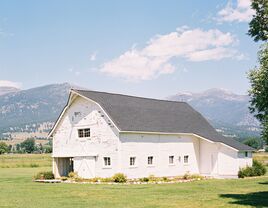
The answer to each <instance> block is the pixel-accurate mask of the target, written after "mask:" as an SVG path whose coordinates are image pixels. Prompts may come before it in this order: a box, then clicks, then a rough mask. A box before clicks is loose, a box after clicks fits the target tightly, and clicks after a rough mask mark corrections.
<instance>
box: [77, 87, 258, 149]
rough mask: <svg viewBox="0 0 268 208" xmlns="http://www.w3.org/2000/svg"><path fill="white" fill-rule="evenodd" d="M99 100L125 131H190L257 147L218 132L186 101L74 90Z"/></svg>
mask: <svg viewBox="0 0 268 208" xmlns="http://www.w3.org/2000/svg"><path fill="white" fill-rule="evenodd" d="M72 91H73V92H75V93H77V94H78V95H81V96H83V97H85V98H88V99H90V100H93V101H95V102H96V103H98V104H99V105H100V106H101V107H102V108H103V110H104V111H105V112H106V113H107V114H108V116H109V117H110V119H111V120H112V121H113V123H114V124H115V125H116V127H117V128H118V129H119V130H120V131H123V132H150V133H154V132H155V133H177V134H179V133H189V134H196V135H198V136H201V137H203V138H205V139H207V140H210V141H212V142H220V143H224V144H226V145H228V146H230V147H232V148H234V149H236V150H243V151H245V150H254V149H253V148H251V147H249V146H247V145H244V144H242V143H240V142H238V141H236V140H234V139H231V138H227V137H224V136H222V135H221V134H219V133H218V132H217V131H216V130H215V129H214V128H213V127H212V126H211V125H210V124H209V123H208V121H207V120H206V119H205V118H204V117H203V116H202V115H201V114H200V113H198V112H197V111H196V110H194V109H193V108H192V107H191V106H190V105H189V104H187V103H185V102H177V101H168V100H157V99H149V98H142V97H134V96H128V95H121V94H113V93H106V92H97V91H89V90H74V89H73V90H72Z"/></svg>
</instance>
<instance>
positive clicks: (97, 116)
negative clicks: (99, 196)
mask: <svg viewBox="0 0 268 208" xmlns="http://www.w3.org/2000/svg"><path fill="white" fill-rule="evenodd" d="M78 112H80V115H78V116H75V114H76V115H77V113H78ZM102 115H104V113H103V112H102V110H101V109H100V108H99V106H98V105H96V104H95V103H93V102H89V101H87V100H85V99H84V98H81V97H77V98H76V99H75V100H74V101H73V103H72V105H71V106H70V107H69V109H67V111H66V112H65V114H64V116H63V118H62V119H61V121H60V123H59V125H58V127H57V128H56V131H55V133H54V135H53V157H79V156H95V157H96V160H95V161H96V164H95V167H96V168H95V171H96V172H95V174H96V176H100V177H108V176H110V175H113V174H114V173H116V172H118V160H117V159H118V143H119V139H118V132H117V130H116V129H115V127H112V128H111V127H110V126H109V125H108V118H107V116H105V115H104V117H103V116H102ZM87 127H90V129H91V137H90V138H89V139H85V138H78V132H77V130H78V129H79V128H87ZM104 156H109V157H111V159H112V167H113V168H104V162H103V157H104Z"/></svg>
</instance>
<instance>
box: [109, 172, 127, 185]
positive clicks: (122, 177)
mask: <svg viewBox="0 0 268 208" xmlns="http://www.w3.org/2000/svg"><path fill="white" fill-rule="evenodd" d="M112 179H113V182H115V183H126V182H127V177H126V176H125V175H124V174H123V173H116V174H115V175H114V176H113V178H112Z"/></svg>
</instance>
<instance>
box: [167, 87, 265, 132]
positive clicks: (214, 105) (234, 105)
mask: <svg viewBox="0 0 268 208" xmlns="http://www.w3.org/2000/svg"><path fill="white" fill-rule="evenodd" d="M167 99H169V100H174V101H184V102H187V103H189V104H190V105H191V106H192V107H193V108H195V109H196V110H198V111H199V112H200V113H201V114H202V115H203V116H205V117H206V118H207V119H208V120H209V121H210V122H211V124H212V125H213V126H214V127H216V128H219V129H220V131H223V132H225V133H227V132H228V133H230V131H231V132H232V134H235V133H236V134H237V133H239V131H241V133H243V131H244V134H249V135H250V136H252V135H259V132H260V129H259V122H258V121H257V120H256V119H255V118H254V116H253V115H252V114H250V112H249V109H248V107H249V99H250V98H249V96H248V95H237V94H235V93H232V92H230V91H227V90H224V89H217V88H214V89H209V90H206V91H204V92H201V93H192V92H184V93H177V94H176V95H173V96H170V97H168V98H167ZM235 131H238V132H235ZM239 134H240V133H239ZM233 136H235V135H233ZM236 136H238V135H236Z"/></svg>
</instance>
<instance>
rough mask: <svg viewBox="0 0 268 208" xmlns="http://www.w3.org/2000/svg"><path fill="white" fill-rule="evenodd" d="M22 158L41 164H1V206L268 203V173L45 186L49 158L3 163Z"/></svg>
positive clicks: (1, 159)
mask: <svg viewBox="0 0 268 208" xmlns="http://www.w3.org/2000/svg"><path fill="white" fill-rule="evenodd" d="M8 157H13V159H11V158H8ZM19 158H21V162H23V163H24V164H31V163H36V164H38V166H39V167H36V168H29V167H31V166H27V165H26V167H27V168H25V167H24V168H23V167H19V168H1V167H0V208H2V207H12V208H16V207H23V208H25V207H27V208H31V207H33V208H36V207H38V208H39V207H40V208H42V207H49V208H53V207H57V208H59V207H64V208H65V207H67V208H68V207H72V208H74V207H75V208H77V207H83V208H84V207H109V208H111V207H118V208H121V207H122V208H128V207H130V208H132V207H137V208H138V207H148V208H149V207H151V208H157V207H169V208H173V207H268V177H267V176H266V177H259V178H251V179H232V180H230V179H229V180H204V181H195V182H190V183H180V184H158V185H91V184H41V183H34V182H32V176H33V175H34V174H36V173H37V172H38V171H40V170H51V168H50V167H48V164H50V165H51V159H50V156H49V155H17V156H16V155H10V156H0V165H4V164H5V165H6V164H12V166H14V167H16V166H17V165H18V164H20V159H19ZM37 158H38V159H37ZM15 161H16V162H15ZM10 166H11V165H10Z"/></svg>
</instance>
